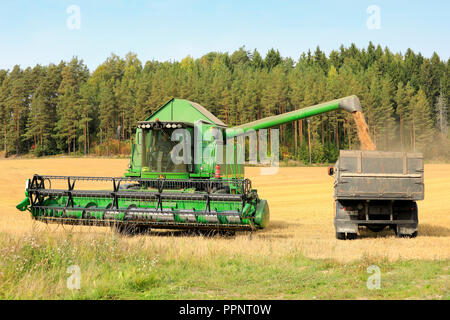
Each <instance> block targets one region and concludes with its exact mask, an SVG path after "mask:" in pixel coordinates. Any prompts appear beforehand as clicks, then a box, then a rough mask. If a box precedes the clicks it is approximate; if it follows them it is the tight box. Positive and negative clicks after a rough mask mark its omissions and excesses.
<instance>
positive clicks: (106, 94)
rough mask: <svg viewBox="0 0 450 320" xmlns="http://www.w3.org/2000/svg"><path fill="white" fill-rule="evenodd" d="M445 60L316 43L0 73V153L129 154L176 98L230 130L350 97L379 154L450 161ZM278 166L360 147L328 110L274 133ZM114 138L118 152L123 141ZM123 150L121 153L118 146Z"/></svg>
mask: <svg viewBox="0 0 450 320" xmlns="http://www.w3.org/2000/svg"><path fill="white" fill-rule="evenodd" d="M449 70H450V69H449V61H448V60H447V61H442V60H441V58H440V57H439V56H438V54H436V53H435V54H433V55H432V57H430V58H427V57H424V56H422V55H421V54H420V53H415V52H413V51H412V50H410V49H408V50H407V51H406V52H405V53H404V54H401V53H393V52H391V51H390V50H389V49H388V48H384V49H383V48H382V47H381V46H380V45H378V46H374V45H373V44H372V43H370V44H369V46H368V47H367V48H363V49H359V48H357V47H356V46H355V45H351V46H349V47H344V46H341V47H340V48H339V49H338V50H334V51H332V52H331V53H330V54H329V55H326V54H325V53H324V52H323V51H321V50H320V48H319V47H318V48H317V49H316V50H315V51H314V52H310V51H308V52H306V53H302V54H301V55H300V57H299V58H298V59H297V60H293V59H292V58H289V57H287V58H286V57H282V56H281V55H280V53H279V52H278V50H275V49H271V50H269V51H268V52H267V54H266V55H265V57H263V56H262V55H261V54H260V53H259V52H258V51H257V50H254V51H248V50H246V48H245V47H241V48H240V49H238V50H236V51H235V52H233V53H232V54H229V53H218V52H210V53H208V54H206V55H204V56H202V57H201V58H198V59H193V58H192V57H190V56H188V57H186V58H184V59H183V60H181V61H169V62H158V61H147V62H145V63H144V64H143V63H142V62H141V61H140V60H139V59H138V58H137V56H136V55H135V54H133V53H129V54H127V55H126V56H125V57H124V58H121V57H119V56H117V55H111V56H110V57H109V58H108V59H107V60H106V61H105V62H104V63H102V64H101V65H99V66H98V67H97V68H96V69H95V70H94V71H93V72H90V70H88V68H87V66H86V65H85V64H84V63H83V61H82V60H80V59H78V58H76V57H75V58H73V59H72V60H71V61H69V62H64V61H61V62H60V63H59V64H49V65H47V66H41V65H36V66H35V67H33V68H31V67H29V68H26V69H22V68H21V67H20V66H18V65H16V66H15V67H14V68H13V69H12V70H0V121H1V124H0V143H1V144H0V151H2V152H3V153H4V154H5V155H6V156H8V155H20V154H25V153H30V152H34V153H35V154H36V155H37V156H41V155H51V154H61V153H69V154H79V155H83V154H84V155H89V154H97V155H110V154H115V153H117V152H123V153H126V152H128V151H129V147H126V146H129V145H130V141H131V140H132V139H133V133H134V131H135V129H136V122H137V121H140V120H144V119H145V118H146V117H148V116H149V115H150V114H151V113H152V111H154V110H156V109H157V108H158V107H159V106H161V105H162V104H163V103H164V102H166V101H168V100H169V99H171V98H172V97H177V98H185V99H188V100H191V101H195V102H198V103H200V104H202V105H203V106H205V107H206V108H208V109H209V110H210V111H211V112H212V113H214V114H215V115H216V116H218V117H219V118H220V119H221V120H223V121H224V122H226V123H227V124H228V125H238V124H242V123H245V122H249V121H253V120H257V119H260V118H263V117H267V116H271V115H275V114H280V113H284V112H288V111H291V110H294V109H299V108H303V107H307V106H310V105H314V104H317V103H321V102H325V101H328V100H332V99H336V98H340V97H344V96H348V95H352V94H356V95H358V97H359V98H360V100H361V104H362V106H363V110H364V114H365V117H366V120H367V123H368V125H369V128H370V135H371V137H372V139H373V140H374V142H375V143H376V145H377V148H378V149H379V150H405V151H414V150H415V151H421V152H424V153H425V155H426V157H428V158H436V157H441V158H444V157H445V158H450V137H449V133H448V132H449V130H448V123H449V121H448V120H449V113H448V107H447V106H448V102H449V92H450V90H449V85H450V81H449ZM280 137H281V141H280V146H281V154H282V156H283V158H285V159H287V158H292V159H299V160H303V161H305V162H306V161H309V145H310V146H311V159H312V161H313V162H330V161H334V160H335V159H336V157H337V154H338V150H339V149H347V148H353V149H355V148H358V146H359V141H358V137H357V132H356V126H355V125H354V123H353V120H352V116H351V115H350V114H348V113H346V112H341V111H340V112H332V113H328V114H323V115H320V116H316V117H313V118H311V119H310V122H308V121H306V120H302V121H296V122H294V123H292V124H287V125H283V126H281V128H280ZM120 141H122V147H121V144H120ZM123 146H125V147H123Z"/></svg>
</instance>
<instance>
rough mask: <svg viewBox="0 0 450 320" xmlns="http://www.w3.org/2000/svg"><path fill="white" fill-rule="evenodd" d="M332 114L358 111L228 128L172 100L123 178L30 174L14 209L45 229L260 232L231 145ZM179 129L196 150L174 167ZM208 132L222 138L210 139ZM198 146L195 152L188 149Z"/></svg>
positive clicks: (339, 105) (142, 125) (264, 217)
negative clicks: (51, 225) (240, 138)
mask: <svg viewBox="0 0 450 320" xmlns="http://www.w3.org/2000/svg"><path fill="white" fill-rule="evenodd" d="M338 109H343V110H346V111H348V112H356V111H361V107H360V103H359V99H358V98H357V97H356V96H350V97H346V98H342V99H337V100H334V101H330V102H327V103H322V104H319V105H315V106H312V107H308V108H303V109H299V110H295V111H292V112H288V113H284V114H280V115H276V116H272V117H268V118H264V119H261V120H257V121H254V122H250V123H247V124H243V125H240V126H237V127H233V128H228V127H227V125H226V124H225V123H223V122H222V121H220V120H219V119H218V118H216V117H215V116H214V115H213V114H211V113H210V112H209V111H208V110H207V109H205V108H204V107H202V106H201V105H199V104H198V103H194V102H190V101H187V100H181V99H172V100H170V101H168V102H167V103H166V104H164V105H163V106H162V107H160V108H159V109H158V110H157V111H156V112H154V113H153V114H152V115H151V116H150V117H149V118H148V119H146V120H145V121H141V122H139V123H138V124H137V130H136V137H135V141H134V144H133V146H132V152H131V159H130V164H129V167H128V170H127V171H126V172H125V174H124V176H123V177H84V176H50V175H39V174H35V175H34V176H33V177H32V178H31V179H29V180H27V184H26V190H25V195H26V198H25V199H24V200H23V201H22V202H21V203H20V204H19V205H17V208H18V209H19V210H21V211H26V210H28V211H30V213H31V216H32V218H33V219H35V220H37V221H42V222H44V223H58V224H70V225H94V226H112V227H113V228H115V229H116V230H117V231H119V232H123V233H127V232H135V231H138V232H143V231H146V230H150V229H151V228H161V229H196V230H202V229H203V230H216V231H221V232H228V231H231V232H234V231H235V230H248V231H252V230H256V229H263V228H265V227H267V225H268V223H269V206H268V204H267V201H266V200H263V199H260V198H259V197H258V193H257V190H255V189H253V188H252V185H251V181H250V180H248V179H246V178H245V175H244V165H243V164H242V163H239V161H237V159H238V157H239V156H238V153H239V151H238V150H239V148H238V147H237V143H236V140H237V139H235V138H237V137H238V136H240V135H241V136H242V135H245V134H246V133H247V132H248V131H249V130H260V129H267V128H272V127H276V126H279V125H282V124H286V123H289V122H293V121H296V120H299V119H303V118H307V117H311V116H314V115H318V114H322V113H325V112H330V111H334V110H338ZM179 129H184V131H183V130H181V131H182V132H189V135H190V137H192V139H191V140H193V141H192V142H195V143H191V145H192V147H189V148H191V154H192V157H191V158H192V159H190V158H187V157H186V158H185V159H188V160H189V161H182V162H181V163H179V162H177V163H175V162H174V161H173V160H172V157H171V152H172V151H173V148H174V147H175V145H176V144H177V142H174V141H172V140H173V139H171V137H172V134H173V133H174V131H175V130H179ZM195 129H199V130H195ZM198 132H200V133H198ZM212 132H215V134H216V135H218V136H220V138H222V139H211V133H212ZM188 140H189V139H188V137H187V135H185V136H183V137H181V138H180V140H179V141H181V142H182V143H185V145H188V143H187V142H188ZM221 141H222V142H221ZM196 143H197V145H198V146H200V147H197V148H194V146H193V145H194V144H196ZM230 144H232V146H231V150H234V151H235V152H233V153H232V154H231V155H230V153H229V152H226V151H225V150H227V146H228V147H230ZM186 150H188V149H183V153H184V152H186V154H187V153H189V152H187V151H186ZM219 155H220V156H223V158H222V161H219ZM197 156H198V157H197ZM194 159H201V161H200V163H196V162H197V161H194ZM80 185H81V187H80Z"/></svg>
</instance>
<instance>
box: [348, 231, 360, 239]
mask: <svg viewBox="0 0 450 320" xmlns="http://www.w3.org/2000/svg"><path fill="white" fill-rule="evenodd" d="M357 238H358V234H357V233H353V232H347V240H356V239H357Z"/></svg>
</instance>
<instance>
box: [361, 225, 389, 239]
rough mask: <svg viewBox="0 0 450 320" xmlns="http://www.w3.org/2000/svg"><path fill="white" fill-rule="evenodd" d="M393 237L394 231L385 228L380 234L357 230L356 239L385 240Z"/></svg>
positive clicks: (367, 230)
mask: <svg viewBox="0 0 450 320" xmlns="http://www.w3.org/2000/svg"><path fill="white" fill-rule="evenodd" d="M392 236H394V237H395V232H394V230H392V229H390V228H387V227H386V228H385V229H384V230H383V231H380V232H373V231H371V230H369V229H367V228H362V229H360V230H359V235H358V238H360V239H370V238H387V237H392Z"/></svg>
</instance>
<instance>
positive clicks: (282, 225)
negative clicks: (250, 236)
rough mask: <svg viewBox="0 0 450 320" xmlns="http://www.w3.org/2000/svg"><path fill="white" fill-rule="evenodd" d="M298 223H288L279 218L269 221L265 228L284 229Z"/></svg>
mask: <svg viewBox="0 0 450 320" xmlns="http://www.w3.org/2000/svg"><path fill="white" fill-rule="evenodd" d="M299 225H300V224H299V223H292V222H290V223H288V222H286V221H281V220H274V221H270V223H269V227H268V228H267V230H284V229H288V228H289V227H292V226H299Z"/></svg>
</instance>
